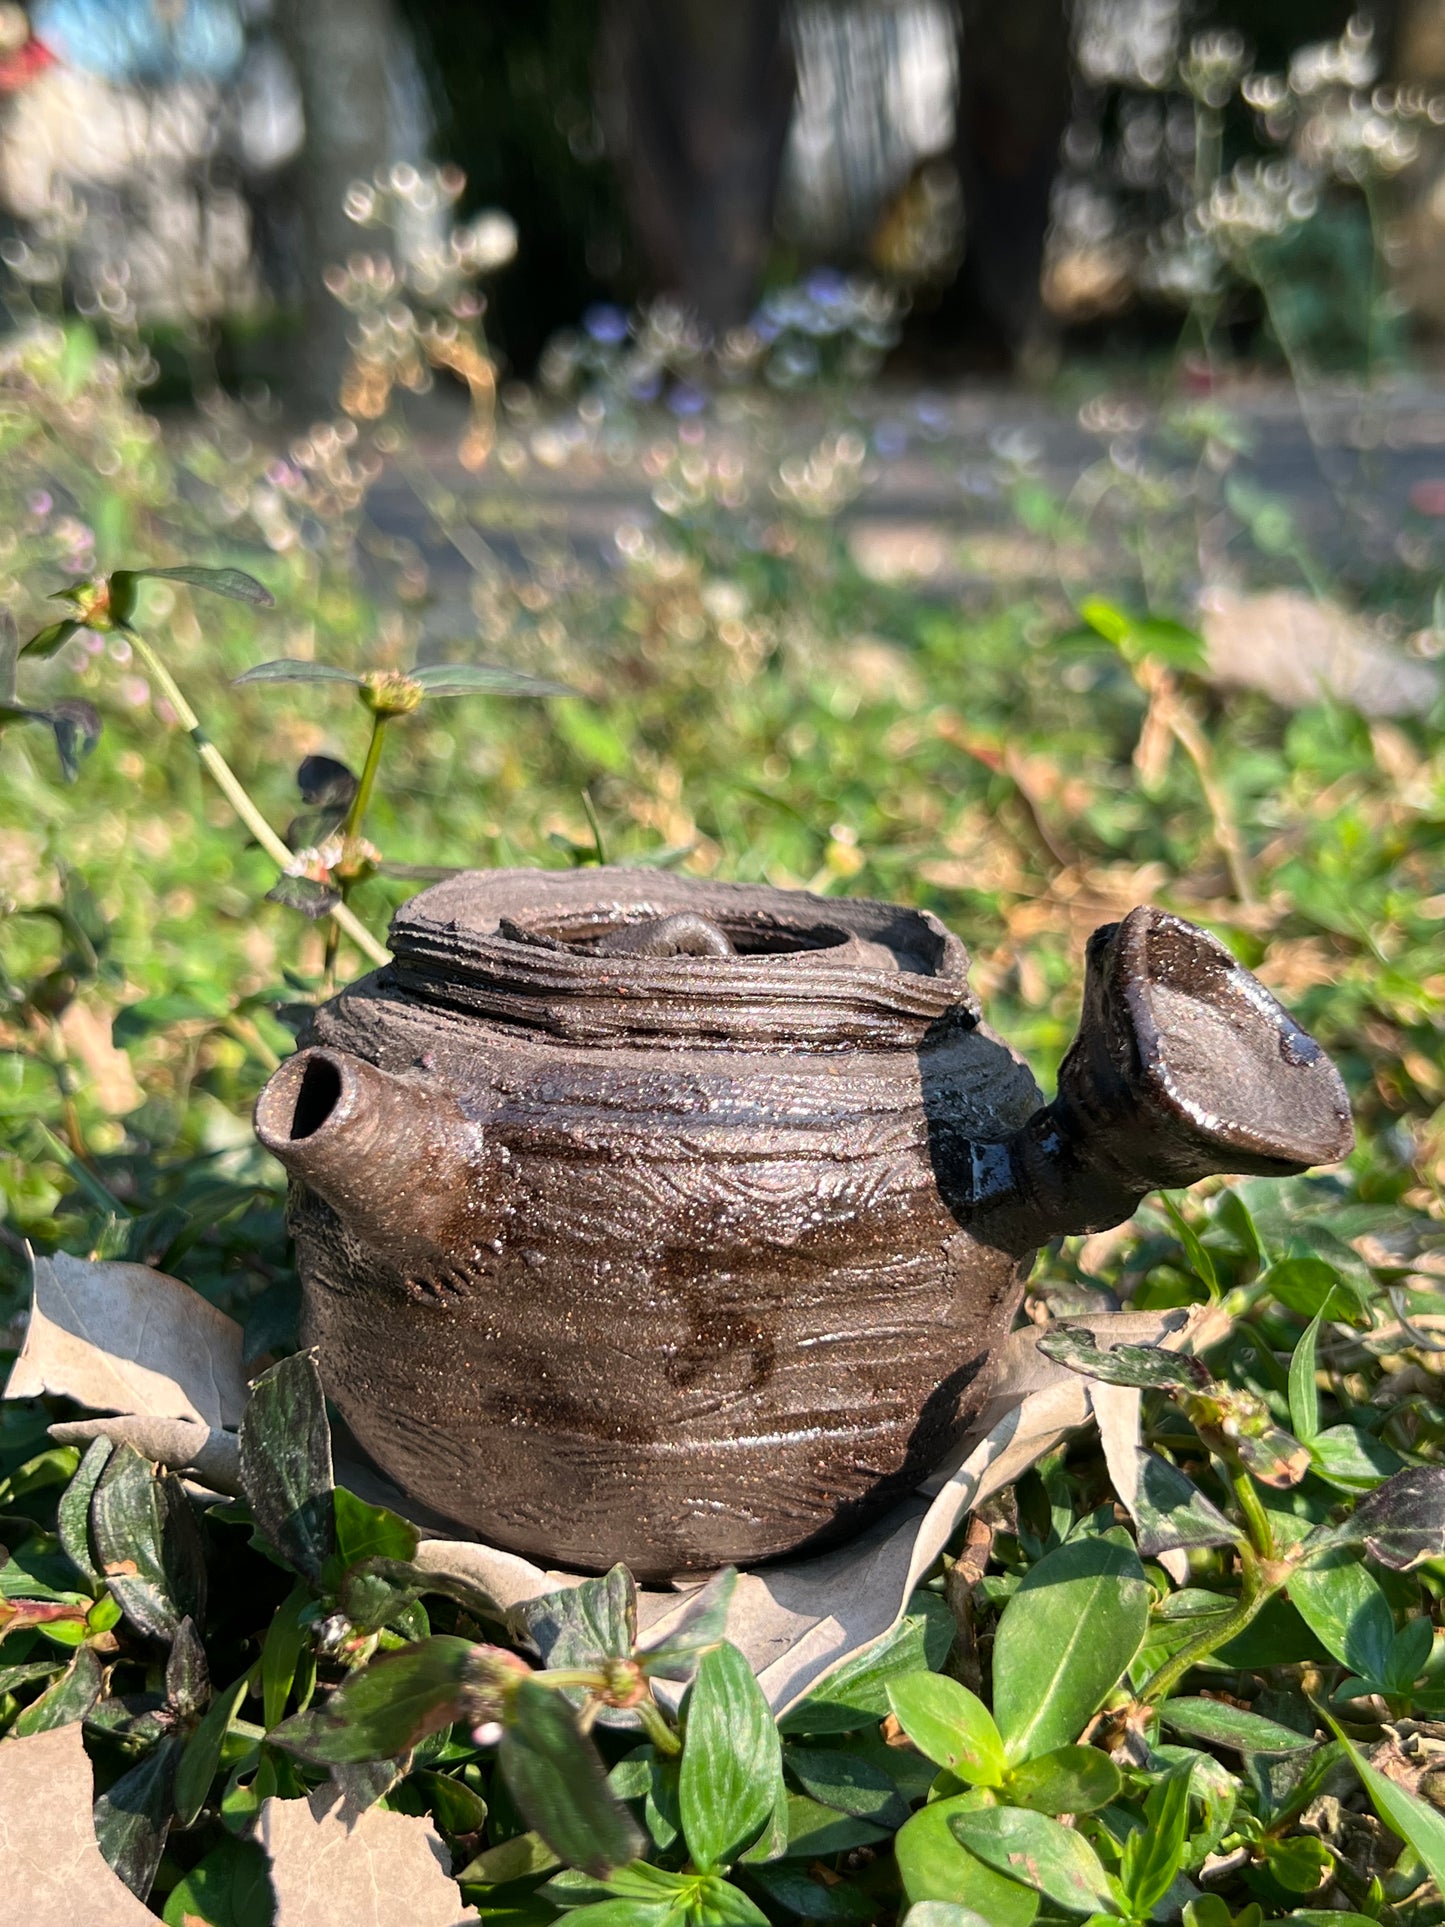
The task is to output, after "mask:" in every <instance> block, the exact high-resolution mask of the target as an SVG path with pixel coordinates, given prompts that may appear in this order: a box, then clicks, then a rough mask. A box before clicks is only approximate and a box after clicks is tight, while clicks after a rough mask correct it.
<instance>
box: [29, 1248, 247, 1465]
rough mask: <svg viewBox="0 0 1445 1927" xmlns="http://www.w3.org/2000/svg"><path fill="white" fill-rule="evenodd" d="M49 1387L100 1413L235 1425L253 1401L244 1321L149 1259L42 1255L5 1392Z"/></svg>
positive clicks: (31, 1392) (33, 1391)
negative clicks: (132, 1261) (245, 1365)
mask: <svg viewBox="0 0 1445 1927" xmlns="http://www.w3.org/2000/svg"><path fill="white" fill-rule="evenodd" d="M42 1392H50V1393H56V1394H61V1395H63V1396H65V1397H67V1398H73V1399H74V1400H75V1401H76V1403H77V1404H78V1405H85V1406H88V1407H89V1408H90V1409H91V1410H92V1411H100V1412H127V1413H145V1414H147V1415H149V1416H152V1417H155V1418H172V1419H193V1420H197V1421H199V1422H200V1423H201V1424H203V1425H208V1426H232V1427H233V1426H235V1425H237V1424H239V1422H240V1418H241V1410H242V1407H243V1406H244V1405H245V1403H246V1377H245V1373H244V1372H243V1371H242V1369H241V1328H240V1326H239V1325H237V1324H236V1323H234V1321H233V1320H231V1319H229V1318H227V1317H226V1316H225V1314H224V1313H222V1312H219V1311H217V1310H216V1308H215V1306H214V1305H212V1304H209V1303H208V1302H207V1300H206V1299H204V1298H202V1296H201V1295H200V1293H199V1292H196V1291H192V1290H191V1289H190V1287H189V1286H188V1285H183V1284H182V1283H181V1282H180V1280H179V1279H177V1278H168V1277H166V1275H165V1274H164V1273H163V1272H159V1271H152V1270H151V1269H150V1267H149V1266H148V1265H128V1264H117V1263H104V1264H97V1263H93V1262H91V1261H90V1260H89V1259H86V1258H72V1257H70V1256H69V1255H68V1254H67V1253H64V1252H61V1253H58V1254H57V1255H56V1256H55V1257H54V1258H37V1259H35V1261H34V1273H33V1281H32V1287H31V1303H30V1322H29V1324H28V1325H27V1327H26V1331H25V1343H24V1345H23V1346H22V1348H21V1352H20V1356H19V1357H18V1358H17V1359H16V1361H15V1365H14V1368H13V1369H12V1371H11V1373H10V1382H9V1383H8V1384H7V1386H6V1387H5V1396H6V1398H32V1397H35V1396H36V1395H37V1394H39V1393H42Z"/></svg>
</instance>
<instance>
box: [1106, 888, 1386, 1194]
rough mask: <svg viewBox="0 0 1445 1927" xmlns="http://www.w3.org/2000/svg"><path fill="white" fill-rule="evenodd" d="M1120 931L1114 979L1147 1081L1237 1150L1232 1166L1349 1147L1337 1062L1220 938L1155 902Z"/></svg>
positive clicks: (1320, 1156) (1277, 1163)
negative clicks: (1128, 1011) (1127, 1010)
mask: <svg viewBox="0 0 1445 1927" xmlns="http://www.w3.org/2000/svg"><path fill="white" fill-rule="evenodd" d="M1122 934H1123V942H1122V943H1121V944H1120V957H1119V962H1120V965H1121V968H1120V971H1119V975H1118V978H1117V979H1116V982H1117V983H1118V984H1119V986H1120V988H1121V990H1122V992H1123V995H1124V997H1125V999H1126V1000H1127V1002H1128V1003H1129V1005H1130V1006H1131V1008H1132V1015H1133V1029H1134V1035H1135V1039H1136V1048H1137V1049H1138V1051H1139V1054H1140V1059H1141V1064H1140V1069H1141V1070H1142V1072H1143V1075H1144V1079H1145V1082H1146V1084H1148V1085H1151V1086H1153V1087H1154V1088H1155V1089H1156V1090H1157V1091H1158V1092H1159V1094H1160V1095H1161V1096H1162V1097H1163V1098H1164V1099H1165V1100H1166V1102H1167V1104H1168V1106H1169V1108H1170V1109H1172V1110H1174V1111H1176V1112H1177V1113H1178V1114H1180V1115H1181V1116H1182V1117H1183V1118H1184V1119H1187V1120H1188V1121H1189V1122H1190V1123H1191V1124H1192V1125H1193V1126H1194V1127H1195V1128H1196V1129H1197V1130H1198V1131H1200V1132H1201V1133H1203V1134H1204V1135H1205V1136H1206V1137H1207V1138H1208V1139H1209V1140H1210V1141H1211V1142H1212V1143H1214V1144H1215V1145H1217V1146H1218V1147H1219V1148H1220V1149H1221V1150H1223V1149H1224V1148H1225V1147H1228V1148H1229V1149H1231V1150H1232V1151H1233V1152H1234V1153H1235V1157H1234V1158H1233V1159H1232V1161H1231V1165H1230V1168H1233V1169H1247V1168H1255V1169H1259V1168H1262V1169H1265V1170H1271V1169H1280V1168H1284V1169H1295V1170H1302V1169H1305V1168H1307V1167H1308V1166H1310V1165H1314V1164H1327V1163H1331V1162H1333V1161H1334V1160H1335V1159H1336V1158H1339V1157H1341V1156H1343V1155H1344V1154H1345V1153H1346V1152H1347V1151H1348V1149H1349V1146H1350V1142H1351V1137H1352V1133H1351V1127H1350V1112H1349V1103H1348V1100H1347V1098H1346V1096H1345V1093H1344V1088H1343V1086H1342V1085H1341V1083H1340V1080H1339V1076H1338V1074H1337V1072H1336V1071H1335V1068H1334V1066H1333V1065H1332V1064H1331V1063H1330V1061H1329V1059H1328V1058H1327V1057H1326V1056H1325V1054H1324V1052H1323V1051H1322V1050H1321V1049H1320V1047H1319V1045H1318V1044H1317V1043H1316V1042H1315V1041H1314V1039H1313V1038H1312V1037H1310V1036H1309V1035H1308V1033H1307V1032H1305V1031H1304V1030H1302V1029H1301V1028H1300V1026H1299V1025H1298V1024H1297V1023H1296V1022H1295V1021H1294V1019H1293V1018H1292V1017H1291V1016H1290V1014H1289V1012H1288V1011H1287V1010H1285V1009H1284V1008H1283V1007H1282V1006H1281V1005H1280V1004H1279V1003H1277V1002H1276V1001H1275V999H1274V998H1273V997H1272V996H1271V995H1270V994H1269V992H1268V991H1267V990H1266V989H1265V988H1264V986H1263V984H1261V983H1260V982H1259V981H1258V979H1257V978H1255V977H1254V976H1252V975H1251V974H1250V973H1249V972H1248V971H1247V970H1245V969H1243V968H1242V966H1241V965H1240V964H1239V963H1238V962H1237V961H1236V960H1235V959H1234V958H1233V957H1232V956H1231V955H1230V953H1229V952H1228V951H1227V950H1226V949H1225V948H1224V946H1223V945H1222V944H1220V943H1219V942H1217V941H1216V940H1215V938H1213V937H1212V936H1210V935H1208V934H1207V933H1206V932H1205V931H1203V930H1199V929H1197V928H1196V927H1195V926H1193V925H1192V924H1188V923H1185V922H1184V921H1183V919H1182V918H1178V917H1173V916H1170V915H1168V914H1167V913H1163V912H1158V911H1152V912H1151V911H1147V910H1146V911H1135V912H1134V913H1133V914H1132V915H1131V916H1130V917H1129V918H1128V919H1127V920H1126V922H1125V924H1124V926H1123V933H1122ZM1246 1160H1248V1162H1246Z"/></svg>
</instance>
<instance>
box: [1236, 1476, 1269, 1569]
mask: <svg viewBox="0 0 1445 1927" xmlns="http://www.w3.org/2000/svg"><path fill="white" fill-rule="evenodd" d="M1229 1486H1230V1490H1231V1491H1232V1492H1233V1494H1234V1500H1235V1504H1236V1505H1237V1506H1238V1507H1239V1510H1240V1512H1241V1513H1242V1514H1243V1517H1244V1523H1245V1527H1246V1529H1247V1530H1248V1533H1249V1543H1250V1544H1251V1545H1252V1546H1253V1547H1254V1549H1255V1551H1256V1552H1257V1553H1258V1554H1259V1556H1260V1558H1261V1559H1273V1558H1275V1557H1276V1556H1277V1554H1276V1551H1275V1543H1274V1528H1273V1527H1272V1526H1271V1525H1270V1523H1269V1514H1268V1513H1267V1512H1266V1511H1265V1509H1264V1507H1263V1506H1262V1505H1261V1504H1260V1500H1259V1494H1258V1493H1257V1492H1256V1491H1255V1489H1254V1480H1253V1479H1251V1478H1250V1476H1249V1474H1248V1473H1247V1472H1246V1471H1244V1470H1243V1468H1242V1467H1240V1466H1237V1465H1232V1466H1231V1467H1230V1468H1229Z"/></svg>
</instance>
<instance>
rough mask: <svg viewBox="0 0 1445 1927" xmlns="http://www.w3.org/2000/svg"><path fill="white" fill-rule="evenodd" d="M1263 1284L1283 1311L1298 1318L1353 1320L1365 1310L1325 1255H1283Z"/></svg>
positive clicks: (1366, 1309)
mask: <svg viewBox="0 0 1445 1927" xmlns="http://www.w3.org/2000/svg"><path fill="white" fill-rule="evenodd" d="M1263 1282H1264V1287H1265V1289H1266V1291H1268V1293H1269V1294H1270V1296H1271V1297H1273V1298H1275V1299H1277V1300H1278V1301H1279V1303H1280V1304H1281V1305H1283V1306H1284V1307H1285V1309H1286V1311H1292V1312H1294V1313H1296V1314H1297V1315H1298V1316H1299V1317H1301V1318H1311V1319H1313V1318H1325V1319H1338V1320H1344V1321H1345V1322H1347V1323H1348V1322H1354V1321H1356V1320H1358V1319H1359V1318H1360V1317H1361V1316H1362V1314H1364V1313H1366V1312H1367V1311H1368V1305H1365V1306H1362V1305H1361V1304H1360V1301H1359V1296H1358V1294H1357V1293H1356V1292H1355V1291H1353V1290H1352V1289H1351V1287H1350V1283H1349V1281H1348V1280H1346V1279H1345V1278H1344V1277H1342V1276H1341V1274H1340V1271H1339V1269H1338V1267H1336V1266H1335V1265H1332V1264H1331V1263H1330V1262H1329V1260H1328V1259H1326V1258H1318V1257H1309V1256H1301V1257H1294V1258H1282V1259H1281V1260H1280V1262H1279V1263H1278V1264H1277V1265H1273V1266H1271V1268H1270V1269H1269V1271H1267V1272H1266V1273H1265V1276H1264V1281H1263Z"/></svg>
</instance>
